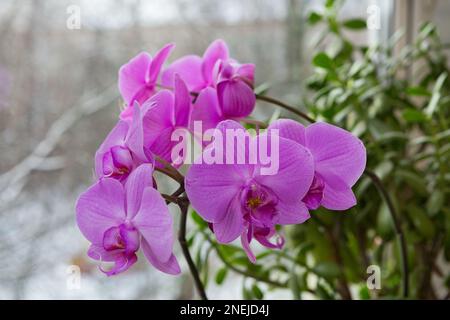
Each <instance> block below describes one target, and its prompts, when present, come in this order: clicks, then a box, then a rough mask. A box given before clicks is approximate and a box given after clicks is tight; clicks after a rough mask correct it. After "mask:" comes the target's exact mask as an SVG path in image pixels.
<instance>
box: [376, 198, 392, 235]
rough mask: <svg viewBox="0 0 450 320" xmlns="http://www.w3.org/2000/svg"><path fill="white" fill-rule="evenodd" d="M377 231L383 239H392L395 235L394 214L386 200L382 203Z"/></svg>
mask: <svg viewBox="0 0 450 320" xmlns="http://www.w3.org/2000/svg"><path fill="white" fill-rule="evenodd" d="M377 232H378V234H379V235H380V236H381V237H382V238H383V239H386V240H389V239H391V238H392V236H393V235H394V224H393V222H392V216H391V214H390V212H389V208H388V206H387V205H386V203H385V202H383V203H382V204H381V206H380V209H379V211H378V215H377Z"/></svg>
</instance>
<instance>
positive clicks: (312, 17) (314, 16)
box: [308, 11, 322, 25]
mask: <svg viewBox="0 0 450 320" xmlns="http://www.w3.org/2000/svg"><path fill="white" fill-rule="evenodd" d="M320 20H322V15H321V14H319V13H317V12H314V11H313V12H311V13H310V14H309V16H308V23H309V24H310V25H315V24H316V23H317V22H319V21H320Z"/></svg>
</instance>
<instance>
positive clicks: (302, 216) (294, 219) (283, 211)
mask: <svg viewBox="0 0 450 320" xmlns="http://www.w3.org/2000/svg"><path fill="white" fill-rule="evenodd" d="M277 213H278V215H277V216H276V218H275V219H276V220H275V222H276V224H283V225H284V224H300V223H303V222H305V221H306V220H308V219H309V218H310V217H311V216H310V214H309V211H308V208H307V207H306V205H305V204H304V203H303V202H302V201H300V200H297V201H296V202H294V203H289V204H288V203H284V202H279V203H278V204H277Z"/></svg>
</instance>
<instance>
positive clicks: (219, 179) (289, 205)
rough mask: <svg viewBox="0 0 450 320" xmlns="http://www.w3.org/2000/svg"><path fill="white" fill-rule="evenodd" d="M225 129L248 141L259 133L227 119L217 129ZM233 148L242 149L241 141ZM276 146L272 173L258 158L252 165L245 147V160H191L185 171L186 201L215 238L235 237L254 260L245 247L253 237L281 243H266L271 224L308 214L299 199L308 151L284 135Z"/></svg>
mask: <svg viewBox="0 0 450 320" xmlns="http://www.w3.org/2000/svg"><path fill="white" fill-rule="evenodd" d="M228 129H231V130H241V132H244V134H247V136H246V137H247V138H248V139H249V141H253V143H259V142H258V140H259V139H261V137H263V135H259V136H256V137H250V136H249V135H248V133H246V132H245V129H244V128H243V127H242V126H241V125H240V124H239V123H237V122H235V121H231V120H227V121H223V122H221V123H220V124H219V125H218V126H217V128H216V130H220V131H221V132H225V131H226V130H228ZM236 132H237V131H236ZM222 136H223V137H225V133H223V134H222ZM216 141H217V140H216V138H215V139H214V141H213V142H212V144H210V146H209V147H214V144H215V143H216ZM229 143H230V141H228V140H226V142H224V143H223V145H224V150H223V152H224V154H226V152H227V146H230V144H229ZM248 145H250V143H248V144H245V146H248ZM209 147H208V148H209ZM234 147H237V148H246V147H244V144H239V145H238V146H234ZM234 147H233V148H234ZM278 150H279V154H277V155H274V156H278V159H279V167H278V172H277V173H276V174H273V175H262V174H261V172H262V171H261V168H262V164H261V162H260V161H258V162H256V163H255V162H253V163H255V164H251V162H250V161H248V150H247V149H246V150H245V152H246V153H247V156H246V157H247V160H246V161H245V163H244V164H229V163H224V164H206V163H202V164H193V165H192V166H191V167H190V168H189V171H188V172H187V175H186V180H185V186H186V193H187V195H188V197H189V199H190V201H191V204H192V206H193V208H194V209H195V210H196V211H197V212H198V214H199V215H200V216H201V217H203V219H205V220H206V221H207V222H209V223H210V225H211V226H212V230H213V232H214V234H215V235H216V237H217V240H218V241H219V242H220V243H229V242H231V241H233V240H235V239H236V238H237V237H239V236H240V237H241V243H242V245H243V247H244V249H245V251H246V253H247V255H248V257H249V259H250V261H252V262H255V260H256V259H255V255H254V254H253V253H252V251H251V249H250V242H251V240H252V239H253V238H255V239H256V240H257V241H258V242H259V243H261V244H262V245H263V246H266V247H268V248H281V247H282V246H283V243H284V240H283V238H282V237H280V238H279V240H280V239H281V240H280V241H278V242H277V243H272V242H270V238H271V237H272V236H273V235H275V234H276V229H275V226H276V225H285V224H298V223H303V222H304V221H305V220H307V219H308V218H309V217H310V216H309V213H308V209H307V208H306V206H305V204H304V203H303V202H302V201H301V199H302V198H303V197H304V196H305V195H306V193H307V192H308V189H309V187H310V185H311V183H312V180H313V176H314V165H313V159H312V156H311V154H310V152H309V151H308V150H307V149H306V148H304V147H303V146H301V145H300V144H298V143H295V142H293V141H291V140H288V139H284V138H279V149H278ZM229 151H230V150H229ZM205 152H207V149H206V150H205V151H204V153H205ZM196 163H197V162H196ZM234 163H239V162H236V161H235V162H234ZM241 163H242V161H241Z"/></svg>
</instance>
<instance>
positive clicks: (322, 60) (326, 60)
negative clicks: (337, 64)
mask: <svg viewBox="0 0 450 320" xmlns="http://www.w3.org/2000/svg"><path fill="white" fill-rule="evenodd" d="M313 64H314V65H315V66H316V67H319V68H323V69H327V70H333V65H334V64H333V60H331V58H330V57H329V56H328V55H327V54H326V53H325V52H319V53H318V54H316V55H315V56H314V58H313Z"/></svg>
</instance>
